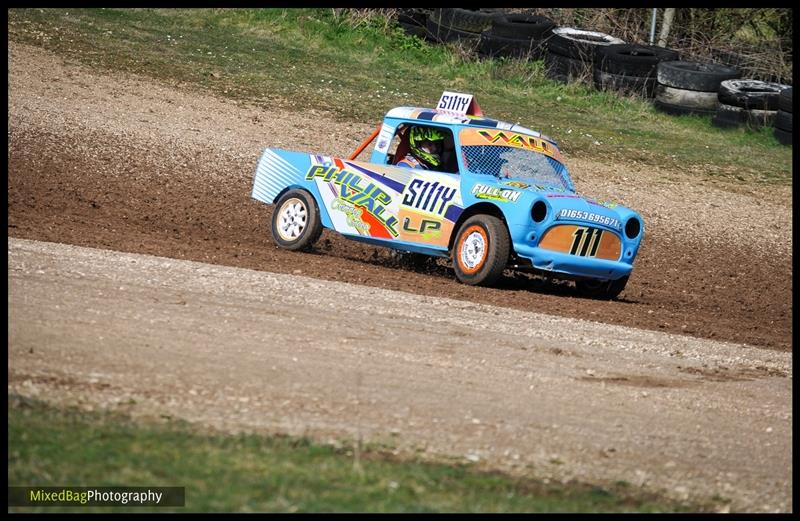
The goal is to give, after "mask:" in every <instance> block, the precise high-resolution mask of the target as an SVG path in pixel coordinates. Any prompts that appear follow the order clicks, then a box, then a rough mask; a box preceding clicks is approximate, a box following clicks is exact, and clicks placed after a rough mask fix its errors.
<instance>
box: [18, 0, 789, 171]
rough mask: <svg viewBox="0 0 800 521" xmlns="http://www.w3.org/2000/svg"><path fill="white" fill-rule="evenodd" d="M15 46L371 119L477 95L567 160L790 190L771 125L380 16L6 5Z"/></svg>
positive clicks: (783, 150) (257, 99)
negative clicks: (565, 72) (720, 121)
mask: <svg viewBox="0 0 800 521" xmlns="http://www.w3.org/2000/svg"><path fill="white" fill-rule="evenodd" d="M8 15H9V22H8V31H9V39H10V40H13V41H20V42H25V43H29V44H34V45H39V46H42V47H44V48H47V49H50V50H53V51H55V52H57V53H59V54H62V55H64V56H67V57H69V58H74V59H76V60H79V61H81V62H83V63H86V64H89V65H93V66H99V67H103V68H106V69H111V70H124V71H130V72H134V73H136V74H142V75H145V76H149V77H152V78H155V79H157V80H160V81H164V82H166V83H169V84H172V85H177V84H181V85H183V86H189V87H193V88H198V89H203V90H207V91H211V92H213V93H214V94H216V95H218V96H224V97H229V98H234V99H240V100H245V101H248V102H252V103H255V104H257V105H262V106H265V103H266V102H269V103H270V104H271V105H273V106H274V105H276V104H277V105H279V106H282V107H284V108H287V109H296V110H299V109H302V108H315V109H323V110H328V111H330V112H332V113H333V114H334V115H335V116H336V117H338V118H340V119H341V120H348V121H359V122H364V123H377V122H378V121H379V120H380V119H381V118H382V117H383V115H384V114H385V113H386V111H387V110H388V109H389V108H391V107H394V106H400V105H414V106H433V105H434V104H435V102H436V100H438V98H439V95H440V94H441V91H442V90H445V89H449V90H456V91H462V92H470V93H473V94H475V95H476V98H477V99H478V100H479V102H480V103H481V106H482V107H483V108H484V109H485V110H486V111H487V114H488V115H489V116H490V117H494V118H497V119H502V120H506V121H510V122H519V123H521V124H523V125H524V126H526V127H529V128H533V129H535V130H540V131H541V132H543V133H545V134H547V135H550V136H551V137H553V138H554V139H556V140H557V141H558V142H559V144H560V146H561V147H562V149H563V150H564V151H565V152H567V153H569V154H575V155H582V156H586V157H591V158H596V159H598V160H609V159H611V160H613V161H615V162H625V161H630V160H636V161H638V162H642V163H644V164H649V165H657V166H661V167H664V166H666V167H668V168H669V169H672V170H675V171H681V172H684V173H688V174H691V175H698V176H708V177H717V178H724V179H726V180H729V181H733V182H736V183H740V182H746V183H753V182H755V183H770V184H777V185H787V186H788V185H790V184H791V177H792V174H791V164H792V161H791V157H792V155H791V148H789V147H784V146H781V145H780V144H779V143H778V142H777V140H776V139H775V138H774V136H773V135H772V132H771V130H770V129H765V130H762V131H757V132H754V131H749V130H745V129H735V130H723V129H717V128H715V127H713V126H712V125H711V123H710V118H707V117H706V118H701V117H692V116H682V117H674V116H669V115H665V114H662V113H660V112H658V111H656V110H655V109H654V108H652V106H651V105H650V104H649V103H648V102H646V101H642V100H638V99H628V98H623V97H620V96H618V95H616V94H613V93H606V92H598V91H595V90H594V89H592V88H589V87H587V86H584V85H580V84H568V85H565V84H561V83H556V82H553V81H550V80H549V79H547V78H545V76H544V70H543V64H542V62H541V61H536V62H532V61H525V60H509V59H495V60H478V59H476V58H474V57H471V56H470V55H469V54H468V53H467V52H465V49H463V48H461V47H458V46H453V45H450V46H441V45H431V44H429V43H427V42H425V41H423V40H420V39H419V38H416V37H410V36H407V35H405V34H404V33H403V32H402V31H401V30H400V29H398V28H396V27H393V26H392V24H391V23H389V22H387V20H386V18H382V17H363V16H362V17H360V18H355V17H348V16H346V15H342V14H336V12H335V11H334V10H333V9H9V10H8Z"/></svg>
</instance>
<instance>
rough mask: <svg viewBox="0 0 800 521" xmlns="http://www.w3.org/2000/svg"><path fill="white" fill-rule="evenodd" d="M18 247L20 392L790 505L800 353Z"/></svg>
mask: <svg viewBox="0 0 800 521" xmlns="http://www.w3.org/2000/svg"><path fill="white" fill-rule="evenodd" d="M8 261H9V300H8V305H9V310H10V312H9V354H8V356H9V392H14V393H19V394H22V395H25V396H34V397H39V398H43V399H45V400H47V401H49V402H51V403H55V404H59V405H78V406H82V407H86V408H102V409H113V410H118V411H122V412H126V413H128V414H130V415H132V416H134V417H151V418H152V417H156V418H157V417H162V416H166V417H171V418H180V419H185V420H188V421H192V422H198V423H201V424H206V425H210V426H213V427H216V428H219V429H224V430H230V431H240V430H248V431H265V432H282V433H289V434H294V435H305V436H310V437H313V438H316V439H319V440H321V441H325V440H326V439H328V438H333V439H338V440H342V439H350V440H355V439H359V438H360V439H362V440H363V441H364V442H366V443H380V444H384V445H387V446H388V447H390V448H391V449H392V450H393V451H394V452H395V453H396V454H402V455H407V454H413V455H416V456H420V457H422V458H430V459H434V460H441V459H445V460H450V461H460V462H473V463H476V464H477V465H478V466H480V467H482V468H486V469H501V470H505V471H507V472H510V473H512V474H514V473H522V474H525V475H529V476H531V475H532V476H537V477H539V478H541V479H547V480H557V481H562V482H568V481H570V480H577V481H581V482H590V483H594V484H601V485H609V486H610V484H613V483H615V482H618V481H626V482H627V483H629V484H630V486H631V487H634V488H632V489H631V490H636V489H637V488H638V487H642V488H643V489H644V490H646V491H648V492H656V493H660V494H664V495H667V496H669V497H672V498H675V499H677V500H682V501H687V500H688V501H699V502H705V503H706V504H708V502H709V501H710V500H712V498H715V497H716V499H715V500H713V501H712V504H713V505H715V506H716V507H718V508H730V509H731V510H734V511H737V510H755V511H775V510H778V511H788V510H791V508H792V501H791V494H792V479H791V478H792V476H791V471H792V468H791V461H792V421H791V420H792V407H791V393H792V364H791V354H790V353H781V352H776V351H769V350H763V349H752V348H751V349H747V348H744V347H743V346H741V345H737V344H730V343H722V342H715V341H711V340H704V339H692V338H687V337H684V336H678V335H671V334H665V333H658V332H653V331H646V330H640V329H633V328H628V327H624V326H609V325H606V324H599V323H596V322H588V321H583V320H577V319H571V318H562V317H553V316H550V315H544V314H539V313H531V312H524V311H517V310H509V309H506V308H500V307H497V306H489V305H484V304H477V303H470V302H463V301H457V300H452V299H445V298H437V297H427V296H422V295H414V294H411V293H407V292H398V291H392V290H385V289H377V288H372V289H369V290H366V288H365V287H364V286H360V285H355V284H348V283H342V282H331V281H324V280H319V279H312V278H308V277H302V276H297V275H284V274H275V273H268V272H261V271H253V270H244V269H240V268H230V267H225V266H218V265H211V264H201V263H196V262H187V261H177V260H174V259H168V258H163V257H153V256H143V255H136V254H120V253H116V252H110V251H107V250H96V249H87V248H81V247H76V246H71V245H58V244H53V243H42V242H35V241H26V240H19V239H9V242H8ZM714 501H715V502H714ZM728 501H729V502H728Z"/></svg>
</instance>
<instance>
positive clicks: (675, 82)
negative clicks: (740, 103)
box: [656, 61, 741, 93]
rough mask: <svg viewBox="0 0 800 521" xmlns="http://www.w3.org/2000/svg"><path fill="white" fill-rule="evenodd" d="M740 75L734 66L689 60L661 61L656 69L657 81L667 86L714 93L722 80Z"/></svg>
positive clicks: (732, 78)
mask: <svg viewBox="0 0 800 521" xmlns="http://www.w3.org/2000/svg"><path fill="white" fill-rule="evenodd" d="M740 76H741V72H739V69H736V68H734V67H728V66H726V65H720V64H718V63H700V62H689V61H662V62H660V63H659V64H658V69H657V71H656V77H657V78H658V83H660V84H662V85H666V86H667V87H674V88H676V89H685V90H695V91H698V92H714V93H716V92H717V91H719V85H720V83H722V82H723V81H725V80H734V79H736V78H739V77H740Z"/></svg>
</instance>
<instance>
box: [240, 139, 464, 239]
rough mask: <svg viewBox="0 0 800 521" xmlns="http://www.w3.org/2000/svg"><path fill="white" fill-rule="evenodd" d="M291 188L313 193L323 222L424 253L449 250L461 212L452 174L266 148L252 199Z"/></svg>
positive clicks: (349, 233)
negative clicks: (454, 227)
mask: <svg viewBox="0 0 800 521" xmlns="http://www.w3.org/2000/svg"><path fill="white" fill-rule="evenodd" d="M291 187H299V188H304V189H306V190H308V191H309V192H311V193H312V194H313V195H314V197H315V199H316V201H317V204H318V205H319V207H320V213H321V218H322V223H323V225H324V226H325V227H327V228H331V229H334V230H336V231H337V232H339V233H342V234H344V235H347V236H351V237H352V238H359V239H362V240H366V241H367V242H370V243H374V244H383V245H386V246H391V247H396V248H399V249H407V250H410V251H418V252H422V253H425V252H428V253H441V252H442V251H447V246H448V243H449V240H450V235H451V234H452V233H453V231H454V230H453V226H454V224H455V222H456V220H457V219H458V216H459V215H460V214H461V212H462V211H463V202H462V199H461V192H460V182H459V176H458V175H456V174H447V173H441V172H433V171H426V170H414V169H408V168H401V167H396V166H390V165H376V164H372V163H368V162H364V161H349V160H345V159H341V158H337V157H330V156H321V155H313V154H303V153H298V152H290V151H286V150H280V149H265V150H264V152H263V154H262V156H261V159H260V160H259V163H258V166H257V168H256V175H255V179H254V183H253V193H252V196H253V198H255V199H257V200H259V201H261V202H264V203H267V204H272V203H274V202H275V200H276V199H277V197H278V196H279V195H280V194H281V193H283V191H285V190H286V189H287V188H291Z"/></svg>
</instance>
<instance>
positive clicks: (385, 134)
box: [375, 124, 392, 152]
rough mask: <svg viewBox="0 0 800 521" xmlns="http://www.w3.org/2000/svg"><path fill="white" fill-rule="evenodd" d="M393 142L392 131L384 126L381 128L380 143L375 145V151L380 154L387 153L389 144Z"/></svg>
mask: <svg viewBox="0 0 800 521" xmlns="http://www.w3.org/2000/svg"><path fill="white" fill-rule="evenodd" d="M391 141H392V129H391V128H390V127H389V126H388V125H386V124H384V125H383V126H381V133H380V134H379V135H378V142H377V143H376V144H375V150H377V151H378V152H386V151H387V150H388V149H389V143H391Z"/></svg>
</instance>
